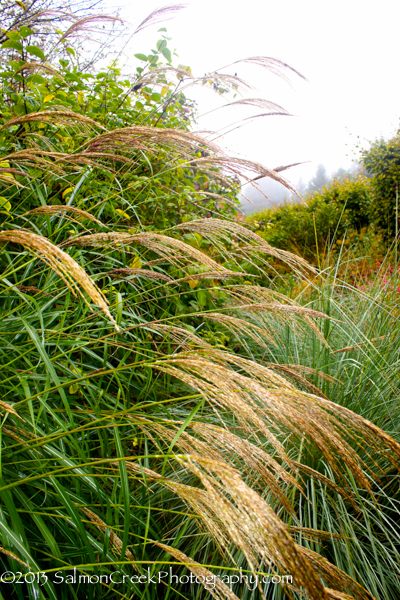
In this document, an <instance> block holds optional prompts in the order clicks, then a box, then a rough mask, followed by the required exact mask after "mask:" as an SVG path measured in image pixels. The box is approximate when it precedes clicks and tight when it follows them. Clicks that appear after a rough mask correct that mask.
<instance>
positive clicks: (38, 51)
mask: <svg viewBox="0 0 400 600" xmlns="http://www.w3.org/2000/svg"><path fill="white" fill-rule="evenodd" d="M26 51H27V52H29V54H33V56H37V58H41V59H42V60H46V57H45V55H44V53H43V50H41V49H40V48H39V47H38V46H27V47H26Z"/></svg>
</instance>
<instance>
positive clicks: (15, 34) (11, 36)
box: [7, 31, 21, 42]
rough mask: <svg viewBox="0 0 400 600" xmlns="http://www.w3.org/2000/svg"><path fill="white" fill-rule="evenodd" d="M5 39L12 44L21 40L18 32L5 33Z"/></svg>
mask: <svg viewBox="0 0 400 600" xmlns="http://www.w3.org/2000/svg"><path fill="white" fill-rule="evenodd" d="M7 37H8V39H9V40H12V41H13V42H16V41H18V40H20V39H21V36H20V34H19V33H18V31H7Z"/></svg>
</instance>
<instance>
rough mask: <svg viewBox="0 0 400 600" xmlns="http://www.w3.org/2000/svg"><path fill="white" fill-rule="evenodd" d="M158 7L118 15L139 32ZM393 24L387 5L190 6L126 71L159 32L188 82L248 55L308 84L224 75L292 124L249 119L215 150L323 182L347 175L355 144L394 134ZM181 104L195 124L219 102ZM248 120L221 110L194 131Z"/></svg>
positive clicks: (139, 39) (309, 1)
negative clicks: (194, 108)
mask: <svg viewBox="0 0 400 600" xmlns="http://www.w3.org/2000/svg"><path fill="white" fill-rule="evenodd" d="M160 6H162V4H160V3H159V2H153V1H148V2H146V3H142V4H140V5H139V3H138V4H136V3H135V4H134V3H131V4H127V5H125V7H124V8H123V9H122V11H121V16H123V17H124V18H125V19H126V20H127V21H129V22H130V23H132V25H138V23H140V21H141V20H142V19H143V18H145V17H146V16H147V15H148V14H149V13H150V12H151V11H152V10H154V9H155V8H159V7H160ZM399 17H400V8H399V5H398V4H397V3H394V2H389V1H386V0H384V1H381V2H379V3H376V2H374V3H373V2H360V1H354V0H353V1H352V0H348V1H347V2H344V1H342V0H338V1H336V2H322V1H315V0H302V1H293V0H286V1H285V2H268V1H267V2H259V1H254V0H247V1H246V2H240V3H237V2H236V3H235V2H227V1H226V0H214V1H211V0H202V1H198V0H193V1H189V2H187V3H186V8H185V9H183V10H182V11H180V12H179V13H177V15H176V16H175V17H174V18H173V19H172V20H169V21H166V22H165V23H162V24H160V25H158V26H157V25H156V26H152V27H150V28H148V29H146V30H145V31H143V32H141V33H139V34H138V35H136V36H135V37H134V38H133V39H132V41H131V43H130V46H129V51H128V67H129V66H131V65H132V72H133V66H134V64H135V61H136V59H134V58H133V54H134V53H136V52H144V53H147V52H149V51H150V49H151V48H153V47H154V46H155V43H156V41H157V39H158V37H159V35H160V34H158V33H157V30H158V28H159V27H161V26H165V27H166V28H167V30H168V35H169V36H170V37H171V38H172V40H171V41H170V42H169V44H170V47H171V49H176V50H177V53H178V54H179V58H175V59H174V60H175V64H178V63H182V64H185V65H189V66H190V67H191V68H192V71H193V73H194V74H195V75H204V73H206V72H211V71H214V70H216V69H220V68H221V67H224V66H225V65H228V64H229V63H232V62H234V61H237V60H239V59H241V58H247V57H251V56H269V57H273V58H278V59H280V60H282V61H284V62H286V63H288V64H289V65H291V66H292V67H293V68H295V69H296V70H298V71H300V72H301V73H302V75H304V77H306V78H307V81H303V80H302V79H300V78H299V77H298V76H296V75H294V74H293V75H291V76H290V80H291V85H289V84H288V83H287V82H285V81H284V80H283V79H279V78H278V77H276V76H272V75H271V74H269V73H267V72H266V71H265V70H263V69H260V68H254V67H250V66H248V65H240V64H238V65H235V66H234V67H231V68H229V69H228V70H227V72H230V73H233V72H237V74H238V76H239V77H242V78H243V79H245V80H247V81H248V82H249V83H251V84H252V85H253V86H254V87H255V88H256V89H253V90H249V92H248V94H247V97H261V98H266V99H268V100H271V101H274V102H277V103H278V104H281V105H282V106H284V107H285V108H286V109H287V110H288V111H289V112H290V113H292V114H293V115H294V116H293V117H267V118H263V119H256V120H255V121H253V122H251V123H247V124H246V125H245V126H244V127H242V128H241V129H239V130H235V131H233V132H231V133H228V134H226V135H224V136H223V137H220V138H218V142H219V143H220V144H221V145H222V146H223V147H224V149H228V150H229V152H230V153H231V154H234V155H236V156H241V157H244V158H248V159H251V160H255V161H257V162H260V163H262V164H264V165H266V166H268V167H277V166H280V165H284V164H290V163H296V162H306V163H307V164H305V165H303V166H300V167H295V168H293V169H292V170H291V171H290V172H289V171H288V172H287V177H288V178H289V179H290V180H292V181H293V182H295V183H296V182H297V181H298V180H299V178H300V177H302V178H303V179H304V180H305V181H307V180H308V179H309V178H310V177H312V176H313V175H314V173H315V170H316V168H317V165H318V164H319V163H323V164H324V165H325V166H326V168H327V171H328V174H330V173H332V172H333V171H334V170H336V169H338V168H339V167H345V168H348V167H349V166H350V165H351V162H352V160H354V159H355V158H357V148H356V146H357V144H358V142H361V144H362V145H363V146H367V145H368V143H367V142H368V140H369V141H372V140H374V139H376V138H377V137H381V136H383V137H391V136H392V135H394V134H395V132H396V130H397V128H398V127H399V115H400V102H399V100H400V98H399V96H400V83H399V78H398V59H399V38H398V23H399ZM222 72H223V71H222ZM187 95H188V96H189V97H193V98H195V99H196V100H197V102H198V106H199V114H200V115H201V114H202V113H203V112H207V111H208V110H210V109H211V108H213V107H215V106H219V105H222V104H223V103H224V100H225V99H220V98H218V97H213V95H212V94H211V93H210V92H205V91H204V90H200V91H199V92H194V91H193V93H191V92H190V93H188V94H187ZM259 112H263V111H259ZM251 114H257V110H256V109H254V108H251V109H250V108H247V107H241V108H240V109H239V108H236V109H231V108H230V109H221V110H218V111H216V112H214V113H212V114H210V115H206V116H205V117H201V118H200V119H199V121H198V123H197V127H198V129H199V130H203V129H212V130H220V129H221V128H223V127H226V126H228V125H229V124H230V123H233V122H235V121H238V120H240V119H241V118H243V117H247V116H250V115H251Z"/></svg>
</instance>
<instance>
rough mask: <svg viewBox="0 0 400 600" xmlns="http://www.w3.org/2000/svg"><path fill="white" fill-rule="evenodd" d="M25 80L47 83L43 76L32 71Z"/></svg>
mask: <svg viewBox="0 0 400 600" xmlns="http://www.w3.org/2000/svg"><path fill="white" fill-rule="evenodd" d="M27 81H30V82H31V83H43V84H45V83H47V79H45V78H44V77H42V76H41V75H39V73H34V74H33V75H29V77H28V78H27Z"/></svg>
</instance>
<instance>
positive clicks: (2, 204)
mask: <svg viewBox="0 0 400 600" xmlns="http://www.w3.org/2000/svg"><path fill="white" fill-rule="evenodd" d="M0 208H1V209H3V210H6V211H7V212H10V210H11V203H10V202H9V201H8V200H7V198H4V197H3V196H0Z"/></svg>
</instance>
